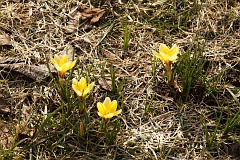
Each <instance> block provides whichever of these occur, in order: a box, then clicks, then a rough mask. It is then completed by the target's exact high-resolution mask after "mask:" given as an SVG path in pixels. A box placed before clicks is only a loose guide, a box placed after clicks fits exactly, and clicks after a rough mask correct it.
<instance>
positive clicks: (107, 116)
mask: <svg viewBox="0 0 240 160" xmlns="http://www.w3.org/2000/svg"><path fill="white" fill-rule="evenodd" d="M113 116H114V113H109V114H106V115H104V118H109V119H110V118H112V117H113Z"/></svg>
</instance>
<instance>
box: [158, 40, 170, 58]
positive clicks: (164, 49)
mask: <svg viewBox="0 0 240 160" xmlns="http://www.w3.org/2000/svg"><path fill="white" fill-rule="evenodd" d="M160 52H163V53H165V54H166V55H171V50H170V48H168V46H166V45H165V44H163V43H161V44H160V47H159V53H160Z"/></svg>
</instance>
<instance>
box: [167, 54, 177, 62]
mask: <svg viewBox="0 0 240 160" xmlns="http://www.w3.org/2000/svg"><path fill="white" fill-rule="evenodd" d="M177 59H178V56H177V55H173V56H172V57H170V58H169V61H172V62H174V61H176V60H177Z"/></svg>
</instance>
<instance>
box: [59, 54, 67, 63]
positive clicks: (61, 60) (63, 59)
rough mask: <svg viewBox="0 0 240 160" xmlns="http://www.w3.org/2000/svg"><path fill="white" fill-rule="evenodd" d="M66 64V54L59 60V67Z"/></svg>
mask: <svg viewBox="0 0 240 160" xmlns="http://www.w3.org/2000/svg"><path fill="white" fill-rule="evenodd" d="M67 62H68V56H67V55H66V54H64V55H63V56H62V58H61V59H60V62H59V65H60V66H61V65H63V64H64V63H67Z"/></svg>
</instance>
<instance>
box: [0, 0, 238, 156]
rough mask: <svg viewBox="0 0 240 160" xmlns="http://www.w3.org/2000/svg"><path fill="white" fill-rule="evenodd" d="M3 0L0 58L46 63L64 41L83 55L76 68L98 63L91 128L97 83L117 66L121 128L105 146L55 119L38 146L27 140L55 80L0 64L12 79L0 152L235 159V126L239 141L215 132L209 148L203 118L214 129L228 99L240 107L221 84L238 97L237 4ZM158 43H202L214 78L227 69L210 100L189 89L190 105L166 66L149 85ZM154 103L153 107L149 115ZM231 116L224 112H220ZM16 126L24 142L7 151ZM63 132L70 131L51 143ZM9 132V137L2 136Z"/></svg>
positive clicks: (55, 99) (0, 97)
mask: <svg viewBox="0 0 240 160" xmlns="http://www.w3.org/2000/svg"><path fill="white" fill-rule="evenodd" d="M157 2H159V3H157ZM0 4H1V11H0V34H1V35H2V34H7V35H9V36H10V39H11V46H0V47H1V48H0V59H4V58H14V59H16V60H18V59H24V62H23V63H24V64H25V65H29V66H31V65H39V64H45V63H46V60H45V56H44V55H45V54H46V55H47V57H48V58H49V57H52V56H53V55H54V54H59V53H60V52H61V51H62V50H63V49H64V48H65V47H66V46H67V45H68V46H72V47H73V49H74V56H75V57H77V58H79V60H80V63H79V64H78V66H77V68H78V69H79V70H80V71H82V72H83V73H86V72H87V71H88V70H89V68H90V67H91V66H93V67H92V69H91V72H90V77H91V79H93V80H95V83H96V88H95V89H94V91H93V94H92V95H91V96H92V98H91V103H90V108H92V109H91V111H90V112H91V115H92V117H91V121H92V122H91V124H93V125H94V124H95V125H96V124H98V123H99V122H98V117H97V114H96V107H95V106H96V103H97V102H98V101H101V100H102V99H103V98H104V97H105V95H108V94H109V91H107V90H106V87H105V86H103V84H102V83H101V81H100V80H99V78H100V77H102V76H101V73H104V78H105V79H106V83H107V84H109V85H111V83H110V67H111V66H113V67H114V68H115V69H116V81H117V84H119V83H120V81H123V82H124V85H123V89H122V91H121V93H122V94H123V95H124V96H123V97H124V101H123V104H122V109H123V113H122V114H121V116H120V119H121V121H122V126H121V130H120V132H119V135H118V137H117V139H116V142H115V144H114V145H110V146H106V145H105V144H104V143H103V140H101V139H99V138H98V137H96V135H95V134H94V133H93V132H94V131H95V130H94V129H93V130H92V131H90V133H92V135H91V134H89V135H88V137H87V138H86V139H81V138H79V137H77V136H76V135H74V134H73V133H72V132H71V128H63V127H64V126H61V123H60V122H56V124H58V125H59V126H56V129H53V128H52V129H51V128H47V129H46V131H45V132H42V135H40V138H39V141H37V142H34V143H32V142H31V136H32V134H33V133H34V132H35V131H36V126H38V124H39V123H41V119H40V117H41V111H43V109H44V107H45V106H48V110H49V112H52V111H54V109H56V108H57V107H58V106H59V105H60V103H59V95H58V93H57V91H56V89H55V88H54V85H53V83H52V81H51V80H50V79H49V78H46V80H44V81H40V82H36V81H34V80H32V79H30V78H29V77H26V76H25V75H22V74H21V73H19V72H14V71H11V70H6V69H4V68H1V72H0V76H1V79H3V80H7V81H3V82H2V81H1V80H0V114H2V115H1V117H0V127H1V131H0V141H1V144H2V145H1V146H0V148H2V150H3V151H1V150H0V154H1V152H2V154H3V153H7V151H9V155H8V156H9V157H11V155H12V156H13V157H21V158H23V159H30V158H36V157H38V158H39V159H52V158H53V159H54V158H55V159H62V158H64V159H65V158H70V159H234V158H236V157H238V156H239V155H238V154H237V153H235V152H237V151H238V149H237V148H239V131H238V130H237V129H236V130H233V131H232V132H231V134H233V135H234V138H233V137H230V138H229V137H228V138H225V139H221V138H220V136H217V140H216V144H215V145H214V147H213V148H211V149H207V147H206V136H205V134H206V133H205V130H204V126H203V124H202V123H201V117H202V118H203V119H205V121H206V124H207V126H208V127H209V132H210V133H211V132H212V131H213V130H214V127H215V126H216V123H217V118H216V117H217V115H218V114H219V113H220V112H221V110H222V107H227V105H229V108H230V111H229V112H231V111H232V113H235V112H236V110H238V109H239V106H238V105H237V104H236V103H235V101H234V100H232V97H231V96H230V94H229V93H228V92H227V90H226V89H225V87H230V88H231V89H232V90H233V91H234V93H235V94H236V95H237V94H238V93H239V76H238V73H239V68H238V66H239V65H238V62H239V58H238V56H239V53H240V48H239V43H240V42H239V36H240V35H239V25H240V16H239V10H240V4H239V2H235V1H233V0H230V1H221V0H204V1H202V2H198V1H173V0H171V1H169V2H164V1H163V2H161V1H155V3H151V2H149V1H133V0H131V1H128V2H127V1H126V2H125V0H122V1H121V0H119V1H116V0H108V1H95V0H94V1H93V0H92V1H91V0H89V1H80V2H79V1H77V0H70V1H64V0H61V1H57V0H49V1H45V0H34V1H24V0H21V1H20V0H11V1H10V0H3V1H1V2H0ZM82 7H86V8H88V7H94V8H101V9H104V10H105V11H106V13H105V14H104V16H103V17H101V19H100V20H99V21H98V22H97V23H95V24H93V25H92V24H89V21H88V20H86V21H80V19H81V11H82V10H81V8H82ZM76 10H77V11H78V12H76ZM113 23H114V25H113V27H112V28H111V27H110V26H111V25H112V24H113ZM127 25H129V26H131V33H130V41H129V44H128V51H127V52H125V51H123V43H124V39H123V36H124V28H125V27H126V26H127ZM108 29H109V30H108ZM159 43H166V44H168V45H170V44H172V43H176V44H178V45H179V46H180V48H181V52H182V53H183V52H185V51H187V50H188V49H189V46H190V45H191V44H193V45H194V44H196V45H197V44H200V45H202V46H204V45H205V47H204V54H205V55H206V56H207V57H208V60H209V63H210V65H211V67H210V70H211V72H210V73H211V75H210V76H209V77H212V76H214V75H217V74H219V73H220V72H222V71H223V70H224V69H226V68H228V69H230V71H229V72H227V73H229V74H227V73H226V74H225V75H224V76H223V77H222V81H221V84H220V86H221V87H219V88H220V90H218V91H217V92H218V93H217V95H215V99H214V98H213V97H207V96H206V97H204V98H202V99H197V98H196V96H195V95H192V94H191V98H190V100H189V101H188V102H182V101H181V100H179V99H178V95H177V93H176V92H175V90H174V89H173V88H171V87H169V86H168V85H167V83H166V78H165V76H164V74H163V69H162V68H161V65H160V63H158V66H157V77H156V78H157V79H156V83H153V80H152V68H151V58H152V57H153V55H152V52H151V51H152V49H156V48H158V46H159ZM234 65H235V67H234ZM100 66H105V68H104V69H102V68H101V67H100ZM230 73H231V74H230ZM75 74H77V73H75ZM233 82H234V83H233ZM223 85H224V86H223ZM153 95H155V97H154V98H153V101H152V103H151V104H149V100H150V99H151V98H152V97H153ZM115 96H116V95H115ZM237 98H238V97H237ZM148 105H149V107H150V111H149V112H147V113H146V112H145V110H146V107H147V106H148ZM228 114H229V113H228V112H227V109H226V114H225V115H224V116H226V117H227V115H228ZM76 117H77V116H76ZM226 117H225V118H226ZM18 123H22V124H23V126H24V127H22V128H21V132H22V133H21V134H22V136H23V137H21V138H20V140H22V139H24V141H23V142H22V143H21V144H19V145H18V146H17V147H15V148H14V149H11V147H12V145H13V144H16V143H13V142H14V141H15V142H18V141H19V139H16V140H14V137H15V136H14V135H15V127H16V125H17V124H18ZM77 123H78V119H76V124H77ZM223 123H224V122H223ZM25 125H26V126H25ZM7 126H8V127H7ZM68 127H69V126H68ZM58 129H59V130H58ZM210 133H209V134H210ZM62 136H66V137H65V138H64V139H63V140H61V142H60V143H59V145H58V146H57V147H55V148H52V146H54V145H53V144H54V143H57V142H58V140H59V139H61V138H62ZM6 137H8V138H10V139H11V140H9V141H8V142H6ZM45 137H48V138H47V139H44V138H45ZM40 140H42V141H40ZM30 142H31V143H30ZM29 144H31V145H32V146H31V147H29V146H28V145H29ZM233 145H234V147H233ZM27 146H28V147H27ZM231 147H232V148H231ZM11 151H12V152H11ZM6 157H7V156H6ZM236 159H237V158H236Z"/></svg>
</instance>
